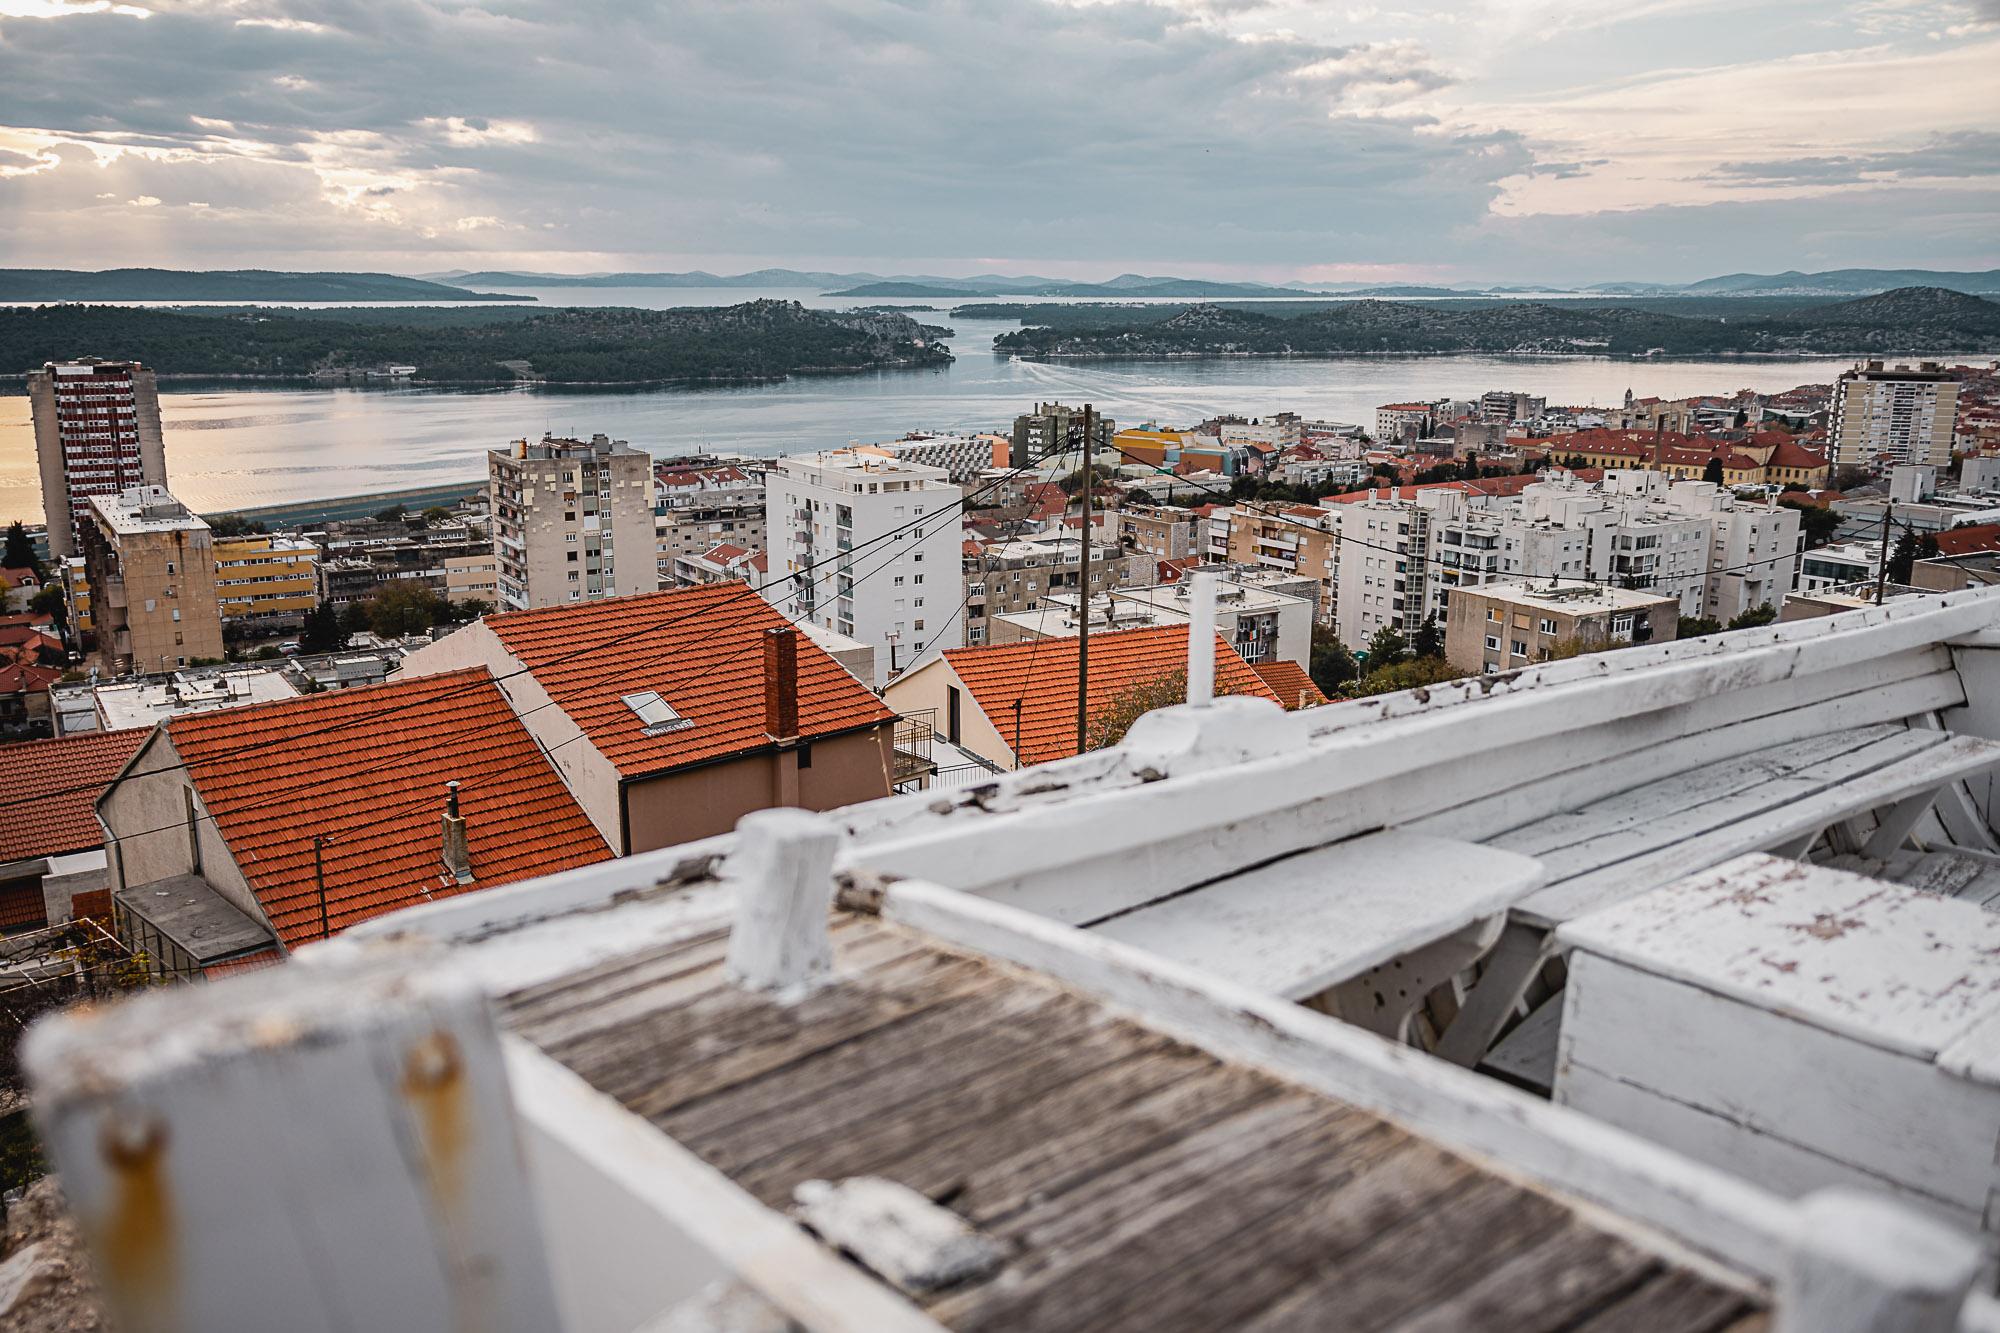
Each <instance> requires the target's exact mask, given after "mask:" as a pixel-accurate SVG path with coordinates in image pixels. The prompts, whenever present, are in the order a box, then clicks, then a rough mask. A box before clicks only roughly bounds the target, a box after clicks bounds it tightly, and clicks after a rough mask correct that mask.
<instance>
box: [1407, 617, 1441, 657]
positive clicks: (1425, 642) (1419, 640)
mask: <svg viewBox="0 0 2000 1333" xmlns="http://www.w3.org/2000/svg"><path fill="white" fill-rule="evenodd" d="M1410 655H1411V656H1412V657H1415V658H1418V659H1420V660H1421V659H1424V658H1431V657H1443V656H1444V627H1443V626H1442V625H1440V624H1438V621H1437V617H1436V616H1435V615H1428V616H1425V617H1424V622H1423V624H1421V625H1419V626H1417V632H1416V633H1415V634H1412V635H1411V636H1410Z"/></svg>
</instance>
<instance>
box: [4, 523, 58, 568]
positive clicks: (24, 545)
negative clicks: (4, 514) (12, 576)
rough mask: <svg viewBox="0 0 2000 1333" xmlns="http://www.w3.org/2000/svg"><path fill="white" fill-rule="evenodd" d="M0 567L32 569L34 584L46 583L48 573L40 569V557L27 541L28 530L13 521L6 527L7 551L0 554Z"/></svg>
mask: <svg viewBox="0 0 2000 1333" xmlns="http://www.w3.org/2000/svg"><path fill="white" fill-rule="evenodd" d="M0 567H4V568H7V569H32V570H34V571H35V582H37V583H46V582H47V581H48V577H49V576H48V571H47V570H45V569H43V568H42V561H41V557H39V556H37V555H36V554H35V544H34V542H32V541H30V540H28V530H27V529H26V528H24V527H22V526H21V520H19V519H15V520H14V521H13V522H12V523H9V524H8V525H7V550H6V552H5V554H0Z"/></svg>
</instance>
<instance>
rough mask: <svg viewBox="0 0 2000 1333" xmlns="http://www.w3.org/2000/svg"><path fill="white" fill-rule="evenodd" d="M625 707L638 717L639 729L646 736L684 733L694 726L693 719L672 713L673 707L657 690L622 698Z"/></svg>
mask: <svg viewBox="0 0 2000 1333" xmlns="http://www.w3.org/2000/svg"><path fill="white" fill-rule="evenodd" d="M623 698H624V701H625V706H626V707H627V708H629V709H631V710H632V711H633V712H635V713H637V714H638V715H639V722H640V724H641V729H642V730H643V731H644V733H645V734H646V735H648V736H664V735H666V734H667V733H669V732H674V731H686V730H687V729H688V728H689V727H691V726H693V725H694V719H692V718H686V717H682V716H681V715H680V714H679V713H677V712H675V711H674V706H673V705H672V704H670V703H668V702H667V701H666V700H665V699H662V698H661V697H660V692H659V691H658V690H641V691H640V692H639V693H637V694H627V695H625V696H623Z"/></svg>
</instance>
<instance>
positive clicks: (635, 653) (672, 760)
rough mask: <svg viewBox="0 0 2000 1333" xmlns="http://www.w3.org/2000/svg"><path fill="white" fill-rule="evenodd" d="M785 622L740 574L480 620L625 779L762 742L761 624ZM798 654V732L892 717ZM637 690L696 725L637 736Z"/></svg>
mask: <svg viewBox="0 0 2000 1333" xmlns="http://www.w3.org/2000/svg"><path fill="white" fill-rule="evenodd" d="M947 572H950V571H947ZM952 577H954V578H955V577H956V574H955V573H953V575H952ZM790 623H791V622H790V621H788V620H786V619H785V618H784V617H783V616H781V615H779V614H778V612H777V609H776V608H774V607H773V606H772V605H771V604H770V603H769V602H766V601H765V600H764V599H763V598H762V597H760V596H758V595H757V594H756V593H755V592H753V591H751V590H750V589H749V588H748V587H746V586H744V585H743V584H741V583H717V584H709V585H706V586H704V587H699V588H671V589H668V590H666V591H664V592H649V593H640V594H638V595H637V596H634V597H606V598H603V599H601V600H599V601H593V602H585V603H582V604H580V605H575V606H552V607H546V608H543V609H540V610H534V611H509V612H507V613H505V614H504V615H497V616H488V617H486V620H485V625H486V627H487V628H488V629H490V630H492V632H493V633H494V634H495V635H497V636H498V637H499V639H500V642H501V643H502V644H503V645H504V646H505V647H506V649H507V651H508V652H509V653H511V654H513V656H514V657H515V658H516V659H517V660H518V661H520V662H521V664H522V665H524V666H526V667H527V668H528V669H529V670H530V671H532V672H534V675H535V680H536V681H537V682H538V683H539V684H540V685H541V687H542V688H543V689H544V690H546V691H548V693H549V696H550V698H552V699H554V700H555V701H556V703H557V706H558V707H560V708H561V709H562V710H563V712H565V713H567V714H568V715H569V716H570V718H571V719H572V720H573V721H575V723H576V724H577V726H579V727H581V728H582V729H583V730H584V731H585V733H587V734H588V735H589V737H590V743H591V744H592V745H594V746H595V747H597V750H598V752H599V753H600V754H602V755H603V756H604V757H605V758H606V759H608V760H610V761H611V763H612V764H613V766H615V767H616V768H617V769H618V771H619V773H621V774H623V775H624V776H626V777H639V776H642V775H645V774H649V773H660V772H665V771H667V770H670V769H676V768H685V767H687V766H688V765H690V764H700V763H707V762H709V761H710V760H715V759H723V758H727V757H729V756H731V755H737V754H747V753H749V752H751V751H755V750H762V749H766V748H768V747H769V746H770V744H771V741H770V738H769V737H768V736H767V735H766V734H765V731H764V632H765V631H766V630H772V629H778V628H781V627H783V626H785V625H788V624H790ZM798 664H799V692H798V705H799V734H800V735H801V736H802V737H803V738H804V739H806V740H812V739H815V738H817V737H824V736H836V735H839V734H840V733H842V732H847V731H854V730H857V729H859V728H862V727H874V726H882V725H885V724H887V723H889V722H892V721H893V720H894V719H895V716H896V715H895V714H894V713H893V712H891V711H890V710H889V708H888V706H887V705H885V704H884V703H883V702H882V700H881V699H880V698H878V697H877V696H876V695H875V694H874V692H873V691H871V690H869V689H868V688H867V687H866V686H864V685H863V684H861V682H859V681H857V680H856V679H855V678H854V677H853V676H852V675H850V674H849V673H848V671H847V669H846V668H845V667H843V666H841V665H840V663H838V662H836V661H834V660H833V658H832V657H831V656H829V655H828V654H827V652H826V650H825V649H823V648H821V647H820V646H819V645H818V644H816V643H814V642H812V640H810V639H809V638H807V637H806V636H805V635H803V634H801V635H799V636H798ZM645 690H655V691H657V692H658V693H659V695H660V697H661V698H662V699H664V700H665V701H666V702H667V703H668V704H669V705H671V706H672V708H673V709H674V711H675V712H677V713H679V714H680V715H681V716H682V717H684V718H687V719H688V720H689V721H691V722H693V723H694V725H693V726H691V727H688V728H686V729H685V730H681V731H670V732H667V733H665V734H664V735H659V736H648V735H646V734H645V727H644V724H643V723H641V722H640V720H639V717H638V715H637V714H636V713H634V712H633V711H632V710H631V709H630V708H629V707H627V706H626V704H625V702H624V696H625V695H628V694H637V693H640V692H641V691H645Z"/></svg>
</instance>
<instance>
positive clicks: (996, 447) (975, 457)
mask: <svg viewBox="0 0 2000 1333" xmlns="http://www.w3.org/2000/svg"><path fill="white" fill-rule="evenodd" d="M1077 428H1078V429H1079V430H1081V429H1082V422H1081V420H1080V419H1079V421H1078V423H1077ZM858 447H859V448H861V449H862V450H863V451H865V452H869V453H878V454H881V455H882V456H883V457H885V458H898V459H901V460H902V461H904V462H906V463H920V464H922V465H923V466H925V467H939V468H943V469H944V471H945V475H946V477H948V478H949V479H950V480H951V481H952V482H953V483H954V484H956V485H959V486H964V487H967V488H968V489H972V488H973V483H974V482H975V481H977V480H978V478H979V475H980V474H981V473H983V472H990V471H991V470H992V469H994V468H996V467H1005V466H1006V465H1007V459H1008V456H1009V455H1010V454H1011V453H1012V452H1013V444H1012V441H1011V440H1010V439H1009V437H1007V436H1005V435H932V434H929V433H927V432H919V433H916V434H912V435H906V436H904V437H903V438H902V439H900V440H888V441H885V442H883V443H881V444H864V445H860V446H858ZM982 503H991V501H990V500H983V501H982Z"/></svg>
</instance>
